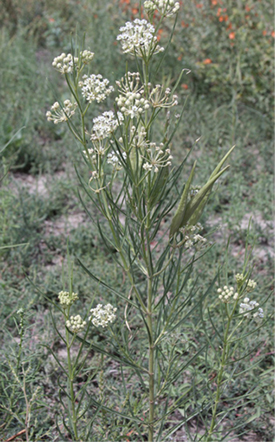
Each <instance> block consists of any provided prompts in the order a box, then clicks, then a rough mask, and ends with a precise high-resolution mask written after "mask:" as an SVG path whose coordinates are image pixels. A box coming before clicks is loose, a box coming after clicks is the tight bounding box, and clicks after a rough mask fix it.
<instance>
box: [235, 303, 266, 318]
mask: <svg viewBox="0 0 275 442" xmlns="http://www.w3.org/2000/svg"><path fill="white" fill-rule="evenodd" d="M258 305H259V304H258V302H256V301H250V300H249V298H244V300H243V302H242V303H241V304H240V313H242V314H244V316H246V317H247V318H250V317H251V315H252V317H253V318H254V319H262V318H263V317H264V312H263V309H262V308H258V310H257V311H255V312H254V313H251V310H255V309H256V308H257V307H258Z"/></svg>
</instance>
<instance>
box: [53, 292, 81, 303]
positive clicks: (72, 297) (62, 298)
mask: <svg viewBox="0 0 275 442" xmlns="http://www.w3.org/2000/svg"><path fill="white" fill-rule="evenodd" d="M58 299H59V302H60V304H61V305H65V306H67V307H69V306H70V305H72V304H73V303H74V302H75V301H76V300H77V299H78V294H77V293H74V292H64V291H61V292H59V294H58Z"/></svg>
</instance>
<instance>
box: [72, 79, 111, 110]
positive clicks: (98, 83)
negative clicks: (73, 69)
mask: <svg viewBox="0 0 275 442" xmlns="http://www.w3.org/2000/svg"><path fill="white" fill-rule="evenodd" d="M78 85H79V87H80V88H81V90H82V95H83V97H84V98H86V100H87V101H88V102H89V103H92V102H93V101H96V102H97V103H101V102H102V101H104V100H105V99H106V98H107V97H108V96H109V95H110V93H111V92H113V91H114V88H113V86H109V80H107V78H103V77H102V75H100V74H99V75H94V74H92V75H90V77H88V76H87V75H83V78H82V80H81V81H79V83H78Z"/></svg>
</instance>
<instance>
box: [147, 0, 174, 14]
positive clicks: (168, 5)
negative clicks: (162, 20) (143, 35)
mask: <svg viewBox="0 0 275 442" xmlns="http://www.w3.org/2000/svg"><path fill="white" fill-rule="evenodd" d="M179 8H180V4H179V2H176V1H175V0H148V1H145V2H144V9H145V10H147V11H148V12H152V11H154V10H155V9H157V10H158V11H159V12H160V13H161V14H162V15H163V16H164V17H170V16H171V15H173V14H176V12H178V10H179Z"/></svg>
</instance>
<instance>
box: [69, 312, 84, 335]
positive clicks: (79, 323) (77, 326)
mask: <svg viewBox="0 0 275 442" xmlns="http://www.w3.org/2000/svg"><path fill="white" fill-rule="evenodd" d="M85 325H86V321H83V319H82V318H81V316H80V315H76V316H71V317H70V319H68V321H66V326H67V327H68V328H69V329H70V330H71V331H72V332H74V333H78V332H79V331H80V330H82V329H83V328H84V327H85Z"/></svg>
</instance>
